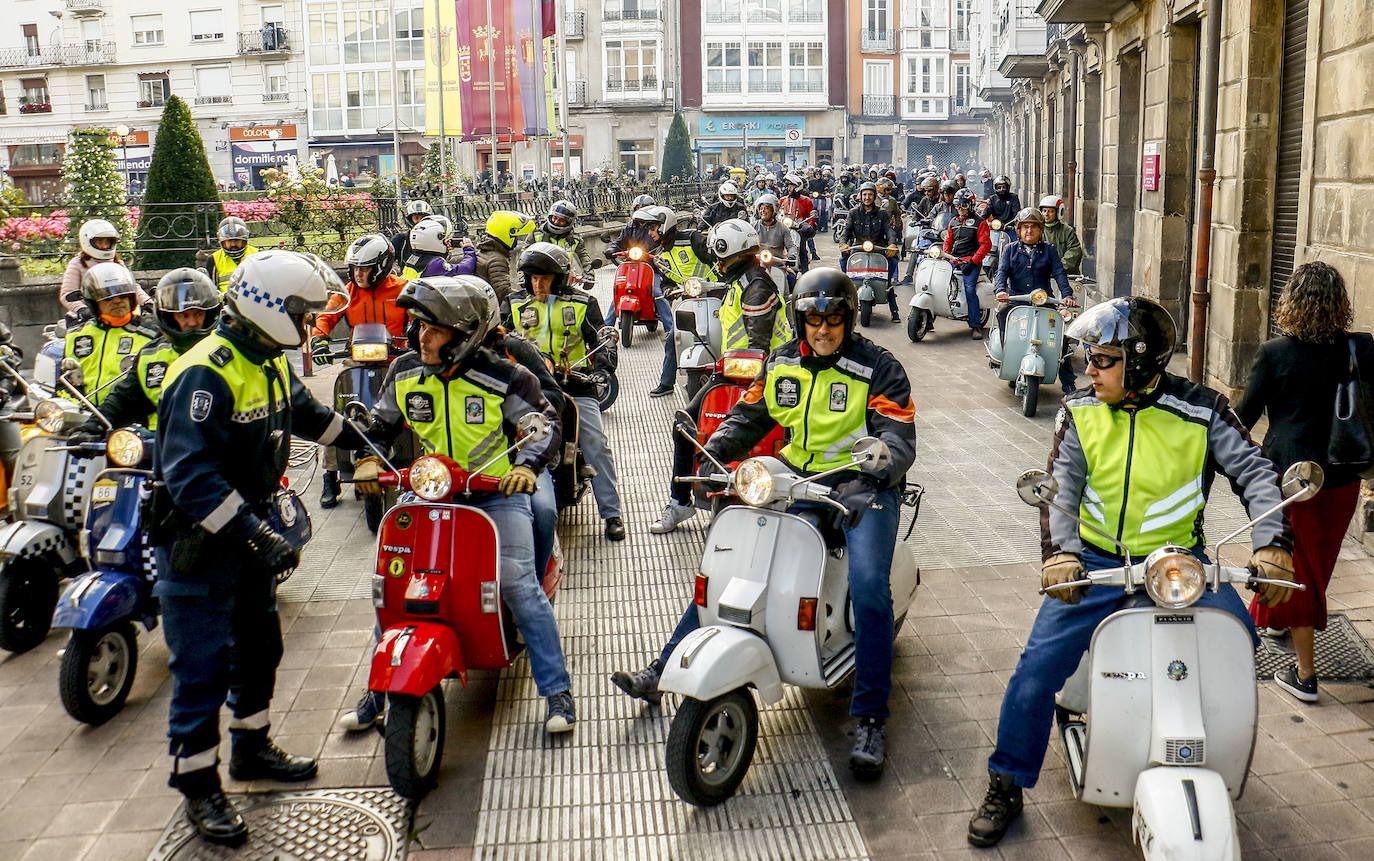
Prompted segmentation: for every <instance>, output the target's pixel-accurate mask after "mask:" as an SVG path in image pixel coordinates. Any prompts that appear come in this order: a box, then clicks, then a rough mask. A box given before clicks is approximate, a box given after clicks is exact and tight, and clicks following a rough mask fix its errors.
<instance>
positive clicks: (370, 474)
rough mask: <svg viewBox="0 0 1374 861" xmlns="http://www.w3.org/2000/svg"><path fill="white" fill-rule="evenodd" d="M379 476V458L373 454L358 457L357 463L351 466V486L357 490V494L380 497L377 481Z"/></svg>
mask: <svg viewBox="0 0 1374 861" xmlns="http://www.w3.org/2000/svg"><path fill="white" fill-rule="evenodd" d="M381 474H382V459H381V458H379V457H377V456H376V455H373V454H370V455H368V456H367V457H360V458H358V462H357V463H355V464H353V486H354V487H356V488H358V492H359V493H364V494H367V495H368V496H381V495H382V485H381V484H380V483H379V482H378V481H377V476H379V475H381Z"/></svg>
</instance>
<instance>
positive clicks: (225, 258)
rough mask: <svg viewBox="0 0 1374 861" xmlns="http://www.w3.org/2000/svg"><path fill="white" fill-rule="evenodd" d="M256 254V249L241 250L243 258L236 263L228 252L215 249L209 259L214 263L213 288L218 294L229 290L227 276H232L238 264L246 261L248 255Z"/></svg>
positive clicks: (251, 247)
mask: <svg viewBox="0 0 1374 861" xmlns="http://www.w3.org/2000/svg"><path fill="white" fill-rule="evenodd" d="M257 253H258V249H256V248H254V247H253V246H251V245H250V246H248V247H247V248H245V249H244V250H243V257H242V258H240V259H239V260H237V261H236V260H234V258H232V257H230V256H229V252H227V251H225V250H224V249H223V248H220V249H217V250H216V251H215V253H214V254H213V255H211V256H210V259H211V260H213V261H214V263H215V286H216V287H218V288H219V292H221V293H223V292H224V291H225V290H227V289H229V276H231V275H233V274H234V270H235V269H237V268H239V264H240V263H242V262H243V261H244V260H247V259H248V255H249V254H257Z"/></svg>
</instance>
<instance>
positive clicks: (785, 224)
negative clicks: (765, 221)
mask: <svg viewBox="0 0 1374 861" xmlns="http://www.w3.org/2000/svg"><path fill="white" fill-rule="evenodd" d="M782 226H783V227H791V226H792V219H790V218H784V219H783V220H782Z"/></svg>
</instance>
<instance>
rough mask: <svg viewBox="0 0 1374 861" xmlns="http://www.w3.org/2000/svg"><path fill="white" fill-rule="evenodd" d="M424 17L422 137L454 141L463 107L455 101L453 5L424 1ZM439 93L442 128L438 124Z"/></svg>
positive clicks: (437, 0) (459, 132) (460, 130)
mask: <svg viewBox="0 0 1374 861" xmlns="http://www.w3.org/2000/svg"><path fill="white" fill-rule="evenodd" d="M459 2H461V0H459ZM424 15H425V134H426V135H428V136H429V137H438V136H440V135H447V136H449V137H458V136H460V135H462V134H463V103H462V100H461V99H460V98H459V90H458V55H457V51H456V50H455V40H454V33H455V32H456V31H457V29H458V16H457V3H455V2H454V0H425V5H424ZM441 84H442V86H441ZM441 89H442V91H443V101H442V103H443V114H444V121H443V123H442V127H441V124H440V122H439V111H440V107H439V106H440V98H439V92H440V90H441Z"/></svg>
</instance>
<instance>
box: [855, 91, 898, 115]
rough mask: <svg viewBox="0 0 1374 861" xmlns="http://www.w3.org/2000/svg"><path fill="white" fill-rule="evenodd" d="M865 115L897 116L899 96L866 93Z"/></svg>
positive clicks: (864, 101)
mask: <svg viewBox="0 0 1374 861" xmlns="http://www.w3.org/2000/svg"><path fill="white" fill-rule="evenodd" d="M863 115H864V116H866V117H895V116H896V115H897V97H896V96H870V95H868V94H867V93H865V94H864V97H863Z"/></svg>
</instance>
